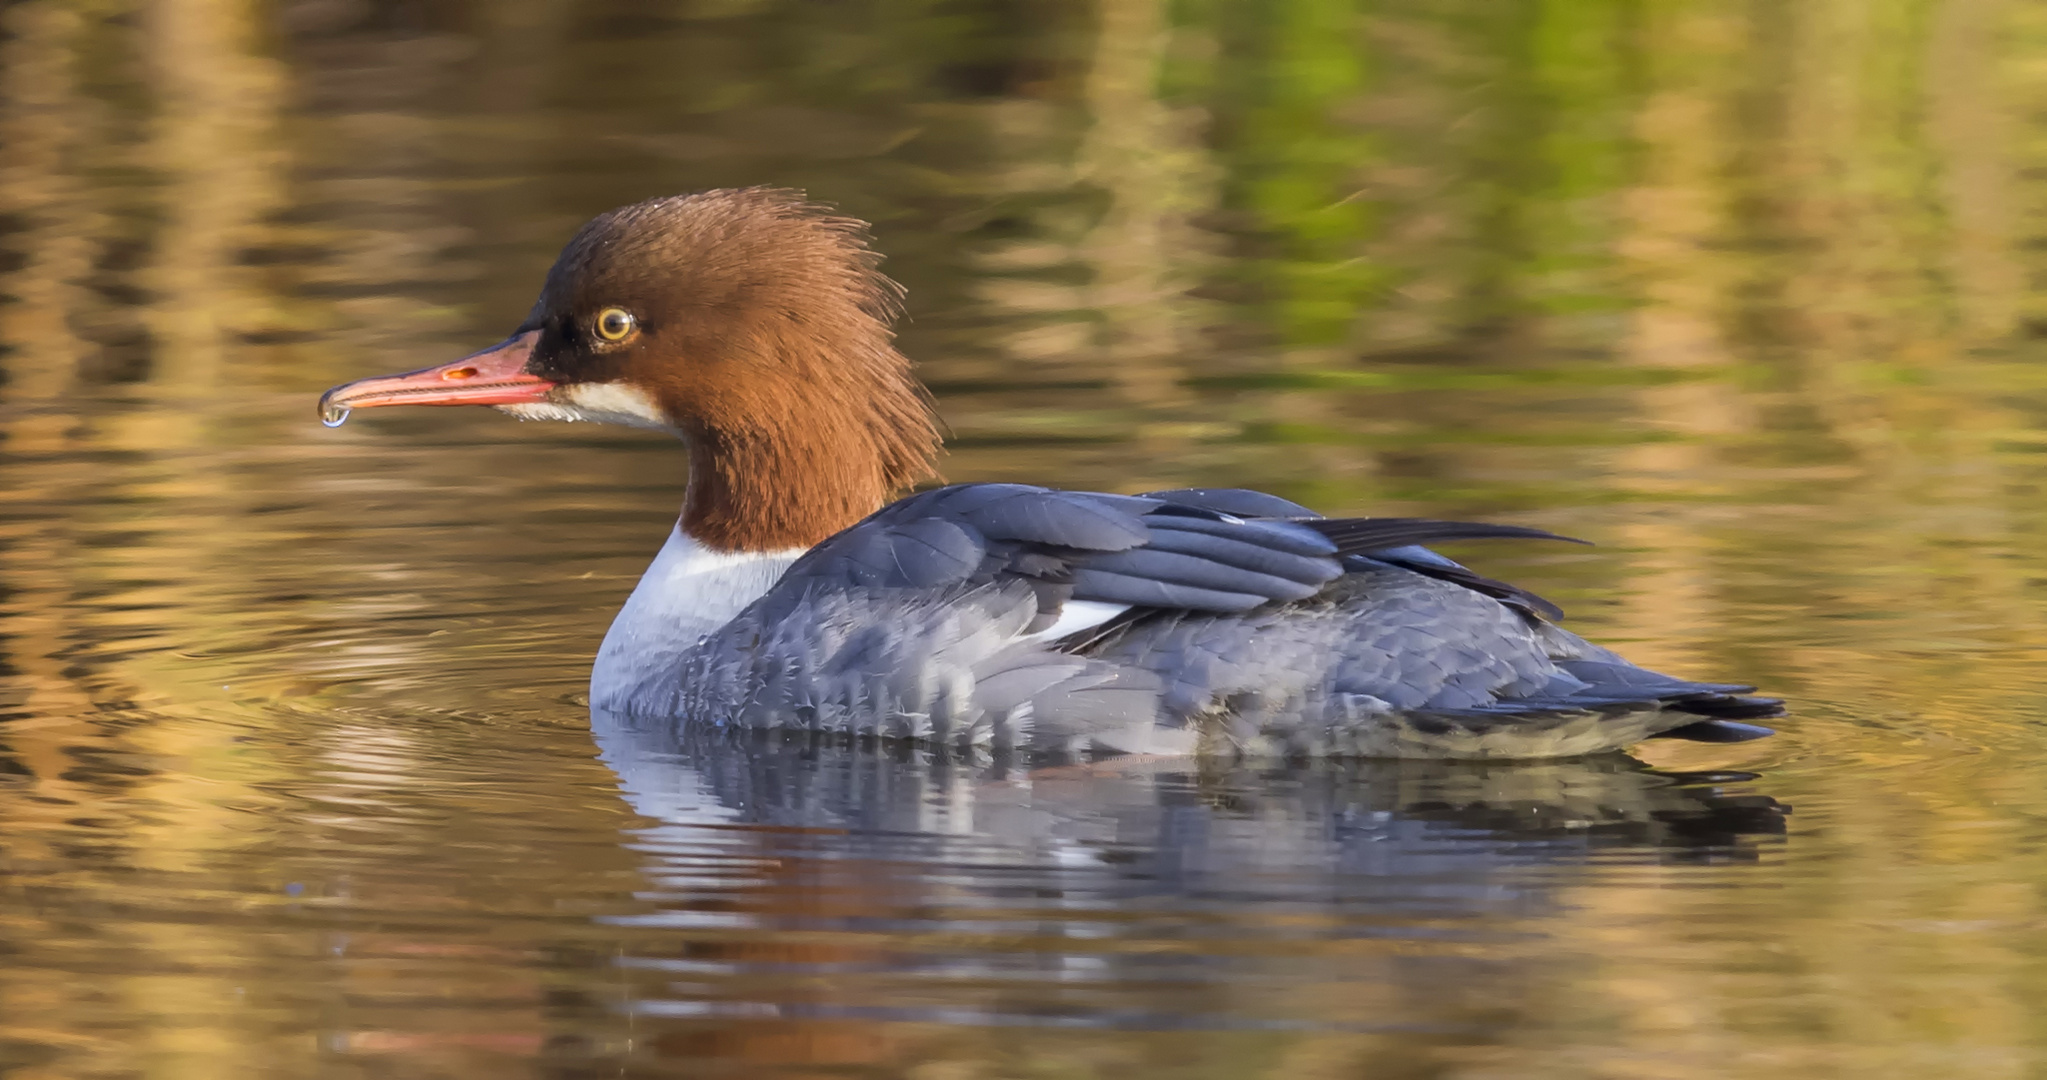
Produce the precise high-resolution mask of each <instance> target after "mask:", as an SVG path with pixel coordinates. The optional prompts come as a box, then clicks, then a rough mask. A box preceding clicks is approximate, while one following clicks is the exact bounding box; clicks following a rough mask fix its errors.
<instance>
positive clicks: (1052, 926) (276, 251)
mask: <svg viewBox="0 0 2047 1080" xmlns="http://www.w3.org/2000/svg"><path fill="white" fill-rule="evenodd" d="M2043 49H2047V21H2043V17H2042V15H2041V14H2040V13H2039V12H2038V11H2035V10H2033V9H2032V8H2029V7H2027V6H2025V5H1998V4H1993V3H1979V2H1973V0H1949V2H1945V3H1935V2H1932V0H1906V2H1899V3H1892V4H1883V5H1875V6H1870V5H1864V4H1851V3H1812V2H1800V3H1789V2H1786V3H1774V2H1766V3H1742V4H1735V3H1731V2H1730V3H1722V2H1718V0H1700V2H1695V3H1687V4H1678V5H1646V6H1645V5H1637V4H1627V3H1618V2H1616V3H1603V2H1588V3H1572V4H1549V5H1545V4H1538V3H1532V2H1531V3H1497V2H1486V3H1450V4H1444V3H1440V2H1431V3H1427V4H1424V3H1408V2H1405V0H1394V2H1391V3H1386V4H1377V5H1371V6H1370V7H1369V8H1366V7H1360V6H1357V5H1347V4H1331V3H1327V2H1321V0H1277V2H1267V0H1218V2H1214V3H1207V2H1204V3H1163V2H1148V0H1096V2H1092V3H1079V2H1073V3H1068V2H1064V0H1033V2H1030V3H977V4H961V3H951V2H928V3H912V4H909V5H900V4H896V5H891V4H879V3H871V2H866V0H855V2H853V3H848V4H832V5H820V4H813V3H804V2H799V0H749V2H738V3H731V2H725V0H698V2H677V3H653V2H646V0H632V2H628V0H605V2H601V3H574V4H571V3H568V2H565V0H493V2H491V3H488V4H486V3H467V2H462V0H437V2H434V3H399V2H379V3H372V2H351V0H278V2H275V3H257V2H253V0H226V2H204V3H202V2H198V0H103V2H99V3H95V4H69V3H59V2H56V0H19V2H17V3H14V4H11V5H7V6H6V7H4V8H0V145H4V147H5V152H4V154H0V230H4V233H0V246H4V252H0V254H4V260H0V293H4V297H5V302H4V303H0V350H4V351H0V371H4V372H5V375H6V382H5V384H4V386H0V957H4V963H0V1074H5V1075H7V1076H9V1077H23V1078H33V1080H43V1078H56V1077H65V1078H70V1077H99V1076H105V1077H134V1076H148V1077H158V1076H162V1077H174V1076H203V1077H216V1076H241V1075H260V1076H321V1077H327V1076H334V1077H350V1076H364V1077H370V1076H374V1077H380V1078H381V1077H421V1078H426V1077H436V1078H438V1077H479V1078H481V1077H490V1078H497V1077H505V1076H527V1075H531V1076H542V1077H585V1076H589V1077H595V1076H635V1077H640V1076H644V1077H657V1076H744V1077H755V1076H787V1077H798V1076H801V1077H820V1076H875V1077H883V1076H889V1077H894V1076H901V1077H909V1078H913V1080H954V1078H984V1077H987V1078H993V1077H1005V1078H1006V1077H1018V1078H1032V1080H1036V1078H1049V1077H1116V1078H1118V1080H1137V1078H1154V1077H1174V1078H1205V1077H1214V1078H1239V1077H1257V1076H1273V1077H1290V1078H1291V1077H1303V1078H1311V1080H1312V1078H1320V1077H1328V1078H1332V1080H1333V1078H1339V1077H1341V1078H1350V1077H1358V1076H1372V1077H1414V1078H1452V1077H1454V1078H1459V1080H1490V1078H1497V1077H1517V1078H1518V1077H1544V1076H1555V1077H1587V1076H1592V1077H1645V1078H1646V1077H1658V1078H1663V1077H1691V1076H1696V1077H1702V1078H1703V1077H1723V1076H1730V1075H1739V1076H1744V1077H1784V1078H1787V1080H1789V1078H1801V1080H1802V1078H1808V1077H1816V1076H1837V1075H1838V1076H1855V1077H1868V1076H1898V1077H1914V1078H1916V1077H1923V1076H1944V1077H1950V1076H1951V1077H1968V1078H1978V1077H1980V1078H1984V1080H1991V1078H2005V1077H2015V1076H2028V1075H2035V1074H2038V1073H2039V1072H2041V1071H2042V1070H2043V1068H2047V1015H2043V1008H2042V1005H2041V1002H2043V1001H2047V970H2043V959H2042V958H2043V955H2047V899H2043V896H2042V892H2041V882H2043V881H2047V854H2043V852H2047V794H2043V792H2047V751H2043V749H2042V748H2043V745H2047V744H2043V739H2047V726H2043V724H2042V716H2043V712H2042V707H2043V704H2047V694H2043V691H2047V675H2043V673H2042V672H2043V668H2042V665H2041V660H2042V658H2043V657H2047V619H2043V617H2042V614H2041V613H2042V611H2043V600H2047V595H2043V593H2047V590H2043V582H2047V548H2043V544H2042V536H2043V526H2047V520H2043V518H2047V513H2043V509H2042V506H2043V503H2042V500H2041V498H2040V495H2041V483H2042V480H2043V466H2047V458H2043V456H2042V450H2043V449H2047V376H2043V374H2042V371H2043V368H2042V367H2041V361H2042V360H2043V359H2047V356H2043V353H2042V345H2041V343H2040V341H2039V337H2040V333H2041V327H2042V326H2047V310H2043V309H2042V306H2041V302H2040V300H2039V298H2038V295H2037V293H2036V290H2035V289H2034V288H2033V285H2034V283H2035V282H2037V281H2039V280H2040V279H2041V275H2042V272H2043V270H2047V266H2043V265H2042V263H2041V259H2042V257H2043V255H2042V253H2043V252H2047V244H2043V243H2042V231H2041V225H2040V222H2041V221H2042V220H2043V218H2042V217H2041V212H2042V210H2043V208H2047V203H2043V197H2042V189H2041V187H2040V183H2039V180H2038V176H2039V169H2040V166H2041V164H2042V162H2041V161H2039V160H2038V158H2039V156H2040V148H2041V147H2047V139H2043V138H2042V137H2041V136H2042V135H2043V134H2047V132H2042V131H2041V130H2040V125H2041V123H2042V119H2041V118H2042V117H2043V116H2047V109H2043V108H2042V106H2043V105H2047V83H2043V82H2042V81H2041V78H2040V75H2039V72H2040V71H2042V70H2047V69H2042V68H2041V67H2040V65H2039V63H2038V57H2040V56H2041V55H2047V53H2043V52H2042V50H2043ZM762 182H773V183H781V184H787V185H793V186H801V187H806V188H808V189H809V190H811V191H812V192H813V194H815V195H816V196H818V197H820V198H825V199H829V200H832V201H834V202H837V203H839V204H840V205H842V206H844V207H845V208H846V209H847V211H848V212H851V213H855V214H858V215H860V216H863V217H866V218H869V219H871V220H874V221H875V222H876V234H877V241H878V243H879V245H880V246H881V247H882V248H883V249H884V250H886V251H887V252H888V253H889V254H890V256H891V261H890V263H889V268H890V270H891V272H893V273H894V274H895V275H896V276H898V277H899V278H901V279H902V280H903V281H904V282H905V283H906V284H907V285H908V286H909V287H910V290H911V293H910V296H911V299H910V316H911V321H910V322H909V323H908V324H907V325H906V327H905V335H904V347H905V349H906V350H907V351H909V352H910V353H911V355H913V356H914V357H915V358H916V359H917V360H918V361H919V362H920V364H921V370H922V371H923V373H924V374H925V376H926V377H927V379H928V380H929V381H930V382H931V383H932V384H933V386H934V387H935V388H936V391H937V394H938V400H939V405H940V408H941V410H942V412H943V413H944V415H945V418H946V419H947V421H948V423H949V424H950V426H951V428H952V429H953V432H954V434H955V439H954V442H953V447H954V449H953V452H952V454H951V456H950V457H949V458H948V459H947V461H946V464H945V468H946V472H947V475H948V476H949V477H950V478H952V479H956V480H968V479H1027V480H1032V481H1038V482H1049V483H1055V484H1062V485H1068V486H1084V487H1094V488H1099V489H1106V490H1117V491H1138V490H1144V489H1148V488H1157V487H1165V486H1178V485H1184V484H1196V483H1200V484H1246V485H1255V486H1261V487H1265V488H1267V489H1269V490H1273V491H1275V492H1278V493H1281V494H1284V495H1287V496H1289V497H1292V498H1296V499H1301V500H1304V501H1308V502H1311V503H1313V504H1315V505H1317V506H1318V507H1320V508H1322V509H1324V510H1326V511H1329V512H1332V513H1366V512H1375V513H1399V514H1428V515H1436V516H1469V517H1479V518H1487V519H1493V520H1501V521H1510V522H1517V523H1523V524H1530V525H1537V526H1541V527H1544V528H1549V529H1554V530H1557V531H1560V532H1564V533H1568V534H1572V535H1578V536H1584V537H1587V538H1590V539H1592V540H1595V541H1597V542H1598V543H1599V545H1600V546H1599V547H1597V548H1593V549H1576V548H1570V549H1564V548H1558V549H1549V548H1540V547H1530V546H1515V545H1498V546H1492V547H1485V546H1470V547H1465V548H1459V549H1458V551H1457V554H1458V555H1459V556H1460V557H1462V558H1466V559H1468V560H1470V561H1472V562H1473V563H1474V564H1475V565H1476V566H1477V567H1478V568H1480V569H1481V570H1482V571H1483V572H1486V573H1489V574H1493V575H1495V576H1500V577H1505V578H1508V579H1511V580H1514V581H1517V582H1519V583H1522V584H1525V585H1528V586H1530V587H1533V588H1535V589H1537V590H1539V591H1541V592H1543V593H1544V594H1546V595H1549V596H1551V597H1553V598H1555V599H1557V600H1558V601H1559V602H1560V603H1562V604H1563V606H1564V607H1565V608H1566V609H1567V610H1569V611H1570V612H1571V616H1572V618H1571V621H1570V625H1571V626H1572V627H1573V628H1574V629H1577V630H1579V631H1580V632H1583V633H1585V634H1587V635H1588V636H1591V637H1593V638H1595V639H1598V640H1601V641H1604V642H1607V643H1609V644H1613V645H1615V646H1617V647H1619V648H1621V649H1622V650H1623V651H1625V652H1626V653H1627V654H1628V655H1629V656H1631V657H1632V658H1634V659H1636V660H1638V661H1640V662H1643V663H1646V664H1650V665H1652V666H1656V667H1660V668H1663V669H1665V670H1670V671H1673V672H1677V673H1680V674H1684V675H1690V676H1699V677H1716V678H1717V677H1730V676H1739V677H1742V678H1746V679H1751V680H1753V681H1755V682H1757V683H1760V684H1762V685H1763V686H1764V687H1766V688H1767V689H1768V690H1769V691H1771V692H1774V693H1780V694H1782V695H1784V696H1786V697H1788V698H1790V699H1791V700H1792V701H1793V703H1794V709H1793V713H1792V715H1791V716H1790V717H1789V718H1787V719H1786V720H1785V721H1784V723H1783V725H1782V733H1781V734H1780V735H1779V736H1778V737H1776V738H1774V739H1770V740H1766V741H1763V742H1758V743H1749V744H1743V745H1739V746H1722V747H1713V746H1695V745H1663V744H1651V745H1649V746H1646V747H1643V748H1642V749H1641V750H1640V751H1639V752H1638V756H1637V757H1636V758H1626V757H1619V756H1616V757H1612V758H1606V759H1599V760H1590V761H1579V762H1561V763H1549V764H1541V765H1532V766H1511V767H1510V766H1499V765H1488V766H1482V767H1481V766H1449V765H1425V764H1407V765H1400V764H1383V763H1379V764H1375V763H1351V764H1325V765H1313V766H1310V765H1301V764H1292V765H1289V764H1285V763H1277V762H1255V761H1254V762H1243V763H1230V764H1214V763H1209V764H1204V763H1193V762H1158V761H1121V762H1101V763H1096V764H1094V765H1091V766H1073V767H1064V768H1057V769H1046V770H1031V769H1028V768H1018V767H1015V766H997V765H991V764H988V763H973V762H958V761H949V760H946V759H944V758H934V757H931V756H928V755H923V754H918V753H914V752H907V751H906V752H882V753H876V752H859V751H849V750H846V749H843V748H835V747H829V746H814V745H810V744H808V743H802V742H786V741H781V740H771V741H759V740H740V741H728V740H721V739H709V738H681V737H677V736H676V735H675V734H674V733H671V732H661V731H641V730H635V729H633V728H632V727H631V726H629V725H620V724H615V723H610V722H606V721H603V720H602V719H601V718H600V720H599V721H598V722H597V723H594V724H593V722H592V719H591V717H590V716H589V715H588V713H587V710H586V709H585V706H584V698H583V692H584V680H585V676H586V673H587V670H588V664H589V659H590V655H591V653H592V652H593V651H594V648H595V644H596V642H597V640H598V639H599V637H600V636H601V635H602V632H603V629H604V626H605V625H606V622H607V621H608V619H609V618H610V615H611V613H612V611H613V610H614V609H615V607H616V605H617V604H618V603H619V602H620V600H622V598H623V597H624V595H625V594H626V592H627V591H629V589H630V587H631V584H632V582H633V580H634V579H635V578H636V576H637V574H638V573H639V571H640V569H641V568H642V567H643V566H644V565H645V562H646V560H647V559H648V558H649V557H650V556H651V554H652V552H653V551H654V550H655V549H656V548H657V547H658V545H659V543H660V542H661V540H662V538H663V537H664V535H665V534H666V532H667V530H668V528H669V524H670V522H671V521H672V518H673V514H674V512H675V507H676V506H677V505H678V503H679V499H680V494H681V482H682V477H683V460H682V455H681V452H680V450H679V448H678V447H676V446H675V445H673V444H672V443H670V442H667V441H665V440H663V439H662V438H660V437H658V436H654V435H651V434H647V433H636V432H625V431H612V430H606V429H596V428H586V427H570V426H552V425H539V424H533V425H521V424H517V423H514V422H512V421H511V420H509V419H508V418H504V417H500V416H496V415H495V414H491V413H488V412H481V411H478V412H475V413H471V412H469V411H466V410H437V411H424V410H422V411H420V412H418V413H405V412H403V411H399V410H393V411H391V412H390V413H389V414H380V413H371V414H368V415H363V416H358V417H357V418H355V419H354V420H353V421H352V422H350V423H349V424H348V425H347V426H346V427H343V428H339V429H334V430H328V429H324V428H322V427H320V426H319V424H318V423H317V421H316V418H315V417H314V415H313V401H314V398H315V397H316V395H317V394H318V392H319V391H320V390H321V389H323V388H325V387H326V386H328V385H330V384H332V383H335V382H339V381H342V380H344V379H347V378H353V377H357V376H360V375H363V374H369V373H379V372H388V371H396V370H402V369H407V368H413V367H418V366H423V365H425V364H428V363H434V362H439V361H442V360H446V359H449V358H452V357H454V356H457V355H460V354H461V353H463V352H466V351H468V350H470V349H472V348H475V347H478V346H481V345H484V344H488V343H490V342H493V341H496V340H498V339H499V338H500V337H502V336H503V334H504V333H505V332H506V331H507V330H508V329H509V328H510V327H512V326H513V325H515V324H516V322H517V320H518V319H519V318H520V317H521V316H522V315H523V313H524V310H525V308H526V306H527V304H528V303H530V300H531V296H532V293H533V291H534V289H535V288H536V286H537V284H538V281H539V277H540V275H541V273H542V272H543V271H544V270H545V268H546V265H547V263H548V262H549V260H550V259H551V258H552V255H553V253H554V251H555V250H556V249H557V248H558V246H559V245H560V243H561V242H562V241H563V240H564V239H565V238H566V237H567V235H568V234H569V232H571V231H572V230H573V228H574V227H575V225H576V224H577V223H578V222H579V221H580V220H582V219H583V218H584V217H586V216H588V215H589V214H591V213H594V212H596V211H598V210H602V209H605V208H607V207H609V206H612V205H615V204H618V203H622V202H626V201H631V200H635V199H639V198H643V197H646V196H648V195H651V194H657V193H665V192H673V191H681V190H690V189H695V188H701V187H706V186H713V185H719V184H735V183H762Z"/></svg>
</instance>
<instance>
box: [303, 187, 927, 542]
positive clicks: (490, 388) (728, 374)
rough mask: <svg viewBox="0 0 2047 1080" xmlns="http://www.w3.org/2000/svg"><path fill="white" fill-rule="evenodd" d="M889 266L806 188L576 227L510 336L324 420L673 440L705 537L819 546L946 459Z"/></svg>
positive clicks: (331, 400)
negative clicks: (521, 424)
mask: <svg viewBox="0 0 2047 1080" xmlns="http://www.w3.org/2000/svg"><path fill="white" fill-rule="evenodd" d="M880 261H881V260H880V257H879V256H878V255H876V254H875V253H874V252H873V251H872V250H871V249H870V248H869V247H868V245H867V229H866V226H865V225H864V224H863V223H862V222H859V221H856V220H853V219H851V218H846V217H840V216H836V215H834V214H832V213H831V212H830V211H829V210H828V209H827V208H825V207H821V206H818V205H816V204H814V203H811V202H808V201H806V200H805V199H804V197H803V196H802V195H801V194H800V193H797V192H792V191H784V190H779V189H772V188H747V189H740V190H721V191H706V192H702V193H699V194H695V195H682V196H674V197H670V198H661V199H651V200H648V201H647V202H643V203H636V204H634V205H632V206H627V207H624V208H621V209H618V210H613V211H611V212H609V213H606V214H602V215H599V216H598V217H597V218H595V219H593V220H592V221H590V222H589V223H588V224H586V225H584V226H583V228H582V229H581V230H579V231H578V232H577V233H576V235H575V237H574V238H573V239H571V240H570V241H569V244H568V246H567V247H566V248H564V249H563V250H562V253H561V256H560V257H559V258H558V259H556V260H555V264H554V267H553V268H552V269H551V270H549V271H548V273H547V280H546V283H545V284H544V285H543V286H542V287H541V290H540V299H539V300H538V301H537V302H535V303H534V305H533V310H532V312H531V313H530V314H528V315H527V316H526V319H525V321H524V322H522V323H520V324H519V326H518V327H517V329H515V330H514V331H513V332H512V336H511V337H509V338H507V339H506V340H504V341H502V342H500V343H498V344H497V345H493V346H491V347H490V348H488V349H485V350H483V351H481V352H477V353H472V354H470V355H468V356H465V357H463V358H461V359H459V360H455V361H453V362H451V363H446V364H442V365H440V366H438V367H431V368H423V369H421V370H419V371H411V372H406V373H404V374H401V375H385V376H379V377H376V378H369V379H358V380H356V381H355V382H351V383H345V384H343V385H341V386H337V387H335V388H334V389H332V390H329V391H327V393H326V394H325V395H323V396H322V397H321V399H320V410H321V415H322V416H323V417H329V418H332V417H338V416H343V415H346V412H347V410H352V409H367V408H376V407H380V406H385V405H489V406H492V407H494V408H497V409H499V410H501V411H503V412H508V413H511V414H513V415H515V416H520V417H524V418H527V419H539V420H588V421H598V422H604V423H617V424H628V425H632V426H636V427H650V428H658V429H662V430H668V431H673V432H676V433H677V434H679V435H681V436H682V437H683V438H684V440H685V441H687V442H688V443H689V446H690V457H691V463H690V492H689V497H688V501H687V503H686V504H685V506H684V510H683V527H684V528H685V529H686V530H688V531H689V532H690V533H691V535H692V536H694V537H696V538H697V539H698V540H700V541H702V542H704V543H706V544H709V545H711V546H713V547H718V548H723V549H726V550H774V549H778V548H788V547H807V546H809V545H810V544H814V543H816V542H817V541H818V540H820V539H822V538H824V537H825V536H828V535H830V534H831V533H832V532H836V531H837V530H839V529H841V528H844V527H846V526H847V525H850V524H852V523H853V522H854V521H856V520H858V519H859V518H860V517H862V516H864V515H865V514H867V513H869V512H871V511H872V510H873V509H874V508H875V507H876V506H878V505H879V504H880V503H881V501H882V500H883V499H885V498H886V497H887V496H888V495H889V494H891V493H892V492H894V491H896V490H898V489H900V488H902V487H904V486H906V485H908V484H911V483H914V482H915V481H917V480H919V479H921V478H923V477H924V476H926V475H928V474H929V473H930V472H931V469H932V464H933V460H934V458H935V455H936V453H937V448H938V427H937V423H936V421H935V419H934V418H933V416H932V414H931V410H930V407H929V404H928V397H927V395H926V394H925V393H924V390H923V388H922V387H921V386H920V385H919V384H918V383H917V381H916V379H915V378H914V377H913V376H912V375H911V373H910V365H909V361H908V360H906V359H905V358H904V357H903V355H902V354H901V353H900V352H898V351H896V348H895V345H894V334H893V331H892V330H891V329H890V324H891V323H892V321H893V320H894V318H895V315H896V313H897V306H896V305H897V301H898V299H899V298H900V296H901V289H900V287H898V286H897V285H896V284H895V283H894V282H893V281H890V280H889V279H888V278H887V277H885V276H883V275H882V274H881V273H880V271H879V270H878V269H876V267H877V265H878V264H879V263H880Z"/></svg>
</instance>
